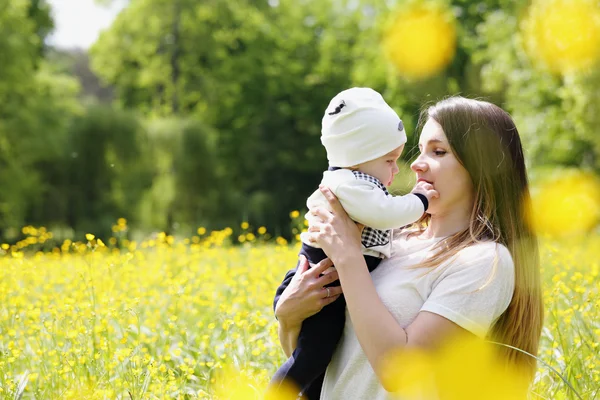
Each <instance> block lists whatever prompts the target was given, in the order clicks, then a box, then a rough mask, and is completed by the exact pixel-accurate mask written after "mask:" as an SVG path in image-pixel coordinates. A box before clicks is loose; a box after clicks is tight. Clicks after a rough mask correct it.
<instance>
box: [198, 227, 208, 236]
mask: <svg viewBox="0 0 600 400" xmlns="http://www.w3.org/2000/svg"><path fill="white" fill-rule="evenodd" d="M197 232H198V235H200V236H202V235H204V234H205V233H206V228H205V227H203V226H201V227H200V228H198V230H197Z"/></svg>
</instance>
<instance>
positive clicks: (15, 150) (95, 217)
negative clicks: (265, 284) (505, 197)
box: [0, 0, 600, 237]
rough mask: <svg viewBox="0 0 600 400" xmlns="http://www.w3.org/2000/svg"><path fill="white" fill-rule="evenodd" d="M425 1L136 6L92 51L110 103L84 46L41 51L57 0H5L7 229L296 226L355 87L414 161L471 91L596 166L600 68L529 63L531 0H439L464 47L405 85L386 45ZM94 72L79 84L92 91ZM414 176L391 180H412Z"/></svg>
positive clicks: (2, 153) (532, 150)
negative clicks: (398, 132)
mask: <svg viewBox="0 0 600 400" xmlns="http://www.w3.org/2000/svg"><path fill="white" fill-rule="evenodd" d="M422 1H425V0H410V1H400V0H397V1H386V0H341V1H340V0H304V1H300V2H298V1H292V0H279V1H275V0H272V1H270V2H269V1H266V0H261V1H255V0H237V1H235V2H223V1H217V0H209V1H203V2H198V1H194V0H173V1H170V2H165V1H163V0H131V1H129V2H128V5H127V7H126V8H125V9H124V10H123V11H122V12H121V13H120V14H119V16H118V17H117V19H116V20H115V21H114V23H113V25H112V26H111V27H110V29H108V30H106V31H104V32H103V33H102V35H101V36H100V39H99V40H98V42H97V43H96V44H95V45H94V46H93V48H92V49H91V51H90V61H91V64H92V67H93V70H94V71H95V72H96V73H97V75H98V76H99V77H100V78H101V79H102V80H103V82H104V83H105V84H106V85H110V86H111V88H112V89H113V90H114V94H115V100H116V101H115V103H116V104H115V105H114V108H102V107H96V106H91V107H89V108H87V109H84V108H83V106H82V104H80V103H85V104H88V103H89V101H90V99H89V98H85V99H83V98H80V99H78V98H77V95H78V93H80V87H79V86H80V85H78V84H77V82H76V80H75V79H73V78H71V77H69V76H67V74H68V73H71V72H70V71H73V70H74V69H75V67H74V65H75V64H77V63H80V64H77V65H79V66H81V65H85V64H87V60H86V55H85V54H71V55H69V54H62V53H61V54H59V52H55V51H46V50H47V49H45V46H44V38H45V37H46V35H47V34H48V32H49V30H50V29H51V28H52V19H51V18H50V13H49V7H48V4H47V2H46V1H45V0H11V1H9V2H1V3H0V65H2V68H0V187H1V188H2V190H1V191H0V227H1V229H0V237H1V236H5V237H6V236H7V235H8V234H9V233H11V232H14V231H15V229H16V228H18V227H19V226H21V225H23V224H27V223H35V224H59V225H67V226H70V227H74V228H76V230H77V231H83V230H88V229H89V230H93V231H95V232H97V233H103V232H108V229H109V228H110V226H111V224H112V223H114V221H115V219H116V218H117V217H126V218H128V219H130V220H133V221H135V222H137V226H140V227H141V228H142V229H144V230H165V231H168V232H172V231H180V232H182V233H186V234H188V233H190V232H191V231H193V229H194V228H195V227H197V226H199V225H203V226H206V227H207V228H209V229H213V228H214V229H217V228H222V227H224V226H227V225H230V226H233V225H234V224H235V223H236V222H238V221H240V220H246V221H248V222H250V224H251V225H258V224H265V225H266V226H267V227H268V229H269V231H270V232H272V233H274V234H275V235H278V234H284V235H286V234H287V233H288V232H289V231H290V230H289V224H290V221H289V216H288V215H289V212H290V211H291V210H295V209H302V208H303V206H304V201H305V199H306V197H307V196H308V195H309V194H310V193H311V192H312V191H313V190H314V189H315V188H316V185H317V183H318V182H319V181H320V178H321V173H322V171H323V170H324V169H325V168H326V167H327V161H326V157H325V151H324V149H323V147H322V146H321V143H320V140H319V135H320V122H321V118H322V114H323V110H324V108H325V106H326V105H327V103H328V101H329V99H330V98H331V97H332V96H333V95H334V94H336V93H337V92H339V91H340V90H342V89H345V88H347V87H350V86H370V87H373V88H374V89H376V90H378V91H380V92H381V93H382V94H383V96H384V97H385V98H386V99H387V100H388V102H389V103H390V104H391V105H392V106H393V107H394V108H395V109H396V110H397V111H398V112H399V114H400V115H401V117H402V119H403V121H404V123H405V126H406V127H407V131H408V134H409V143H408V145H407V147H406V148H407V151H405V152H404V154H403V158H404V161H405V162H409V161H410V159H411V158H412V157H413V156H414V154H415V151H414V144H415V143H416V141H417V137H418V135H417V133H418V132H417V130H418V127H417V122H418V117H419V112H420V110H421V109H422V108H423V107H424V106H426V105H427V104H428V103H431V102H434V101H436V100H438V99H440V98H443V97H445V96H447V95H452V94H462V95H466V96H469V97H481V98H484V99H488V100H490V101H493V102H495V103H497V104H499V105H501V106H503V107H504V108H505V109H507V110H508V111H509V112H511V114H512V115H513V116H514V118H515V119H516V121H517V126H518V127H519V130H520V133H521V135H522V137H523V141H524V143H525V148H526V151H527V156H528V161H529V163H530V165H532V166H536V167H538V166H539V167H544V168H546V167H548V166H556V165H560V166H568V167H583V168H586V169H593V170H596V171H599V172H600V140H599V139H598V136H597V134H596V127H597V126H599V124H600V120H599V119H600V115H599V113H598V112H596V108H597V107H596V105H597V104H598V102H599V101H600V98H599V97H600V72H598V71H599V70H596V71H589V73H585V74H578V75H571V76H556V75H552V74H551V73H550V72H547V71H542V70H539V69H537V68H535V67H534V66H533V65H532V63H531V62H530V60H529V58H528V57H527V55H526V54H525V52H524V50H523V38H522V37H521V34H520V33H519V32H520V24H521V18H522V15H523V14H524V11H525V7H527V5H528V4H529V2H528V1H525V0H481V1H473V0H431V1H436V2H439V3H443V4H446V5H448V6H449V7H451V10H452V11H453V13H454V15H455V17H456V20H457V22H458V42H457V51H456V56H455V57H454V59H453V61H452V62H451V64H450V65H448V67H447V68H446V69H445V70H443V71H441V72H440V73H438V74H437V75H436V76H431V77H429V78H426V79H420V80H415V79H413V80H410V79H407V78H405V77H403V76H401V75H400V74H399V73H398V72H397V70H396V69H395V67H393V66H392V65H391V64H390V63H389V62H388V61H387V60H386V59H385V57H384V55H383V51H382V48H381V45H380V43H381V39H382V37H383V36H384V35H385V30H386V27H387V26H388V23H389V21H390V18H391V17H392V16H393V15H394V13H395V11H396V10H397V9H398V7H401V6H403V5H406V4H408V3H409V2H422ZM99 3H104V4H110V3H111V1H110V0H108V1H106V0H103V1H99ZM71 64H72V65H71ZM86 71H87V70H86ZM86 71H84V72H83V75H82V78H81V86H83V89H84V90H83V93H84V94H85V93H89V91H92V92H94V93H96V92H98V91H99V90H100V86H99V85H98V84H97V83H96V81H95V77H94V76H91V75H90V74H89V73H88V72H86ZM88 86H89V87H88ZM109 97H110V96H109ZM119 109H121V110H131V111H132V112H134V113H135V114H132V113H129V112H124V111H119ZM410 174H411V172H410V171H409V170H408V169H406V174H403V175H402V177H401V178H398V179H399V180H403V182H396V184H395V187H394V188H395V189H396V190H398V191H399V192H405V191H406V190H408V189H409V186H410V185H409V182H412V180H411V179H410ZM8 236H10V235H8Z"/></svg>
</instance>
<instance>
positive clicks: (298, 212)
mask: <svg viewBox="0 0 600 400" xmlns="http://www.w3.org/2000/svg"><path fill="white" fill-rule="evenodd" d="M299 216H300V211H298V210H294V211H292V212H291V213H290V218H292V219H295V218H298V217H299Z"/></svg>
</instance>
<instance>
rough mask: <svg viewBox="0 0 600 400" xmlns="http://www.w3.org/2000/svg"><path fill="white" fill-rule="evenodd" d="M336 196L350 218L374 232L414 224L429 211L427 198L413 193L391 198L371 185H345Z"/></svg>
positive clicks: (366, 183)
mask: <svg viewBox="0 0 600 400" xmlns="http://www.w3.org/2000/svg"><path fill="white" fill-rule="evenodd" d="M334 192H335V195H336V196H337V197H338V199H339V200H340V203H342V205H343V206H344V209H345V210H346V212H347V213H348V215H349V216H350V218H352V219H353V220H354V221H356V222H359V223H361V224H364V225H366V226H369V227H371V228H375V229H381V230H387V229H394V228H399V227H402V226H405V225H408V224H411V223H413V222H415V221H417V220H419V218H421V217H422V216H423V213H424V212H425V211H426V205H427V198H426V197H425V196H423V195H420V196H419V195H416V194H414V193H410V194H407V195H405V196H388V195H386V194H385V193H384V192H383V190H381V189H380V188H378V187H377V186H375V185H374V184H372V183H370V182H368V181H363V180H355V181H349V182H344V183H343V184H341V185H339V186H338V187H337V188H336V189H335V190H334Z"/></svg>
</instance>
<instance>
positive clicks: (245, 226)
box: [241, 222, 250, 229]
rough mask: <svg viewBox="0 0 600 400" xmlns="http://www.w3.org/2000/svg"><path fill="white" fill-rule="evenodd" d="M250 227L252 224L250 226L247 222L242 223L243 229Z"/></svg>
mask: <svg viewBox="0 0 600 400" xmlns="http://www.w3.org/2000/svg"><path fill="white" fill-rule="evenodd" d="M249 226H250V224H248V223H247V222H242V225H241V227H242V229H248V227H249Z"/></svg>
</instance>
